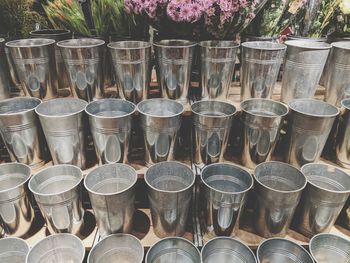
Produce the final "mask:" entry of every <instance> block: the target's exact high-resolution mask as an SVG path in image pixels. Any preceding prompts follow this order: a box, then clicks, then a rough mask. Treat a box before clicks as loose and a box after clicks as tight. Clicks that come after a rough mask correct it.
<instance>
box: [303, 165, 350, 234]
mask: <svg viewBox="0 0 350 263" xmlns="http://www.w3.org/2000/svg"><path fill="white" fill-rule="evenodd" d="M301 172H302V173H304V175H305V176H306V179H307V181H308V184H307V187H306V190H305V191H304V193H303V197H302V199H301V202H300V205H301V209H302V210H301V211H302V213H301V216H300V218H299V217H298V219H299V220H298V221H299V223H298V229H299V231H300V232H301V233H303V234H304V235H306V236H308V237H312V236H314V235H316V234H318V233H327V232H329V231H330V230H331V228H332V226H333V225H334V222H335V220H336V219H337V218H338V216H339V214H340V212H341V210H342V209H343V207H344V205H345V202H346V200H347V199H348V197H349V194H350V175H349V174H347V173H345V172H344V171H342V170H340V169H338V168H335V167H334V166H330V165H327V164H305V165H304V166H303V167H302V168H301Z"/></svg>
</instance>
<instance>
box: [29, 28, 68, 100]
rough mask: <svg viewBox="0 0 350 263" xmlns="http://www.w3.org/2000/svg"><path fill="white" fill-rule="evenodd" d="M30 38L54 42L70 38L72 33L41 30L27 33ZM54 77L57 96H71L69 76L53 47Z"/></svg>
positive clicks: (57, 49) (58, 52) (59, 52)
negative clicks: (56, 82) (55, 77)
mask: <svg viewBox="0 0 350 263" xmlns="http://www.w3.org/2000/svg"><path fill="white" fill-rule="evenodd" d="M29 35H30V37H31V38H47V39H53V40H55V41H56V42H58V41H62V40H66V39H70V38H72V32H71V31H69V30H66V29H42V30H35V31H31V32H30V33H29ZM55 61H56V75H57V81H58V96H68V95H70V94H71V90H70V86H69V76H68V72H67V70H66V67H65V65H64V62H63V58H62V54H61V51H60V49H59V47H58V46H57V45H55Z"/></svg>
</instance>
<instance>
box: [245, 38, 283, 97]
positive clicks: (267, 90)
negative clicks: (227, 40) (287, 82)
mask: <svg viewBox="0 0 350 263" xmlns="http://www.w3.org/2000/svg"><path fill="white" fill-rule="evenodd" d="M286 48H287V47H286V46H285V45H283V44H279V43H275V42H267V41H252V42H244V43H242V59H241V60H242V67H241V100H246V99H250V98H271V97H272V94H273V89H274V86H275V84H276V81H277V77H278V73H279V71H280V67H281V64H282V63H283V58H284V55H285V53H286Z"/></svg>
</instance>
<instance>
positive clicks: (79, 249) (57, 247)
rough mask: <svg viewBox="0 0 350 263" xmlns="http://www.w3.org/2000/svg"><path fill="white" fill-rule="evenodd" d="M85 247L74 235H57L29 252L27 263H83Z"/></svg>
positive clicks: (39, 243) (42, 241) (49, 237)
mask: <svg viewBox="0 0 350 263" xmlns="http://www.w3.org/2000/svg"><path fill="white" fill-rule="evenodd" d="M84 257H85V247H84V244H83V242H82V241H81V240H80V239H79V238H78V237H76V236H75V235H72V234H55V235H51V236H48V237H45V238H44V239H42V240H41V241H39V242H38V243H36V244H35V245H34V246H33V247H32V249H31V250H30V251H29V253H28V255H27V258H26V263H68V262H69V263H83V262H84Z"/></svg>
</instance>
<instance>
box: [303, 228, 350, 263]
mask: <svg viewBox="0 0 350 263" xmlns="http://www.w3.org/2000/svg"><path fill="white" fill-rule="evenodd" d="M309 247H310V253H311V255H312V257H313V258H314V259H315V262H316V263H330V262H332V263H347V262H350V241H349V240H348V239H345V238H343V237H340V236H337V235H332V234H318V235H316V236H314V237H313V238H312V239H311V240H310V246H309Z"/></svg>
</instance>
